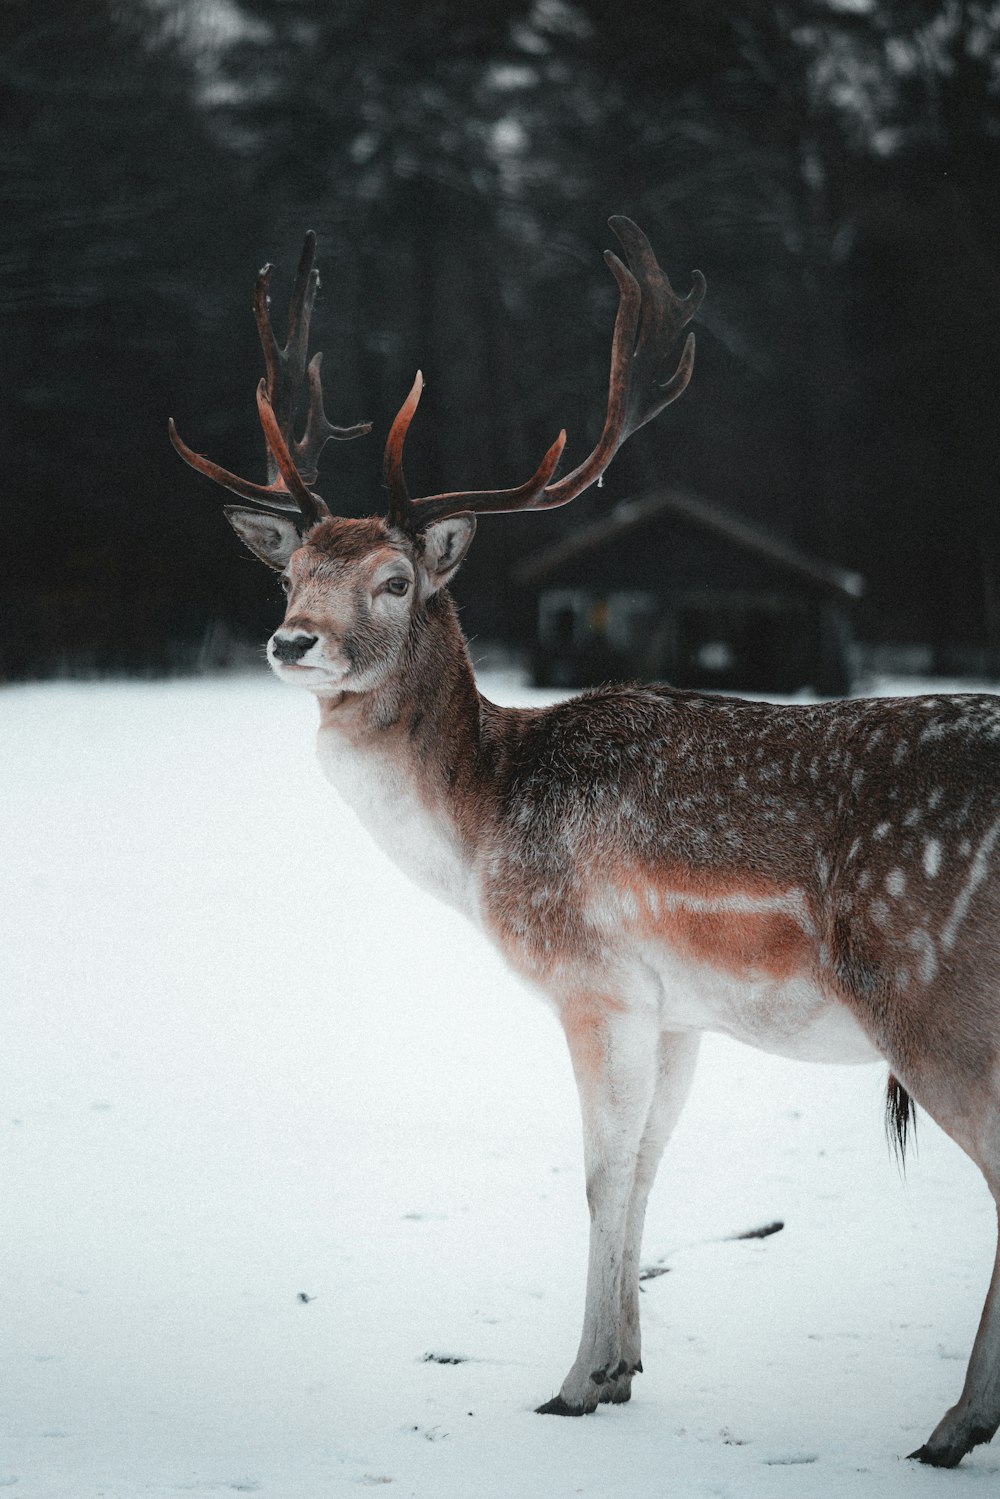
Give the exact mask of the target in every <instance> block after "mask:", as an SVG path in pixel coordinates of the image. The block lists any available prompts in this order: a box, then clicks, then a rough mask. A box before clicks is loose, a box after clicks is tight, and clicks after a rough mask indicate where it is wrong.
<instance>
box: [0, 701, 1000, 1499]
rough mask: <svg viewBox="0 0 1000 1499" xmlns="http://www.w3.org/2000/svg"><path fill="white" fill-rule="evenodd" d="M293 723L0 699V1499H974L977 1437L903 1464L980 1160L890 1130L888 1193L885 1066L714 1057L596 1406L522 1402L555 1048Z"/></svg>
mask: <svg viewBox="0 0 1000 1499" xmlns="http://www.w3.org/2000/svg"><path fill="white" fill-rule="evenodd" d="M485 689H486V690H487V691H491V689H492V690H493V691H494V692H496V694H497V695H502V693H503V692H504V690H505V689H504V686H503V684H500V686H499V687H498V686H497V684H496V683H489V682H488V683H486V684H485ZM313 717H314V708H313V704H312V703H311V701H310V700H308V699H307V697H306V695H305V694H301V695H300V694H296V693H294V692H291V691H289V690H287V689H284V688H282V687H281V686H280V685H279V684H278V683H276V682H273V681H271V680H270V679H268V678H266V677H264V676H261V677H260V678H257V677H254V678H236V679H224V680H219V681H199V682H195V683H191V682H179V683H169V684H157V685H143V684H122V685H99V686H95V685H82V684H57V685H41V686H33V687H21V688H16V689H11V690H8V691H7V692H6V693H5V694H4V695H3V697H2V698H0V722H2V733H3V743H4V745H5V775H4V796H3V800H4V804H5V805H4V816H3V822H2V826H3V828H4V835H5V836H4V840H3V844H2V851H0V873H2V882H3V889H2V898H0V899H2V904H0V909H2V912H3V925H4V929H5V935H6V942H5V944H4V951H3V954H2V957H0V972H2V993H3V995H4V1009H3V1014H4V1022H3V1030H2V1054H3V1070H2V1078H3V1083H2V1093H0V1140H2V1142H3V1144H2V1167H0V1181H2V1198H0V1256H2V1265H0V1300H2V1305H0V1349H2V1366H3V1370H4V1378H3V1380H2V1383H0V1494H3V1495H4V1496H6V1495H7V1494H9V1495H10V1496H11V1499H98V1496H102V1499H138V1496H144V1495H155V1496H157V1499H181V1496H184V1499H188V1496H191V1495H195V1496H197V1495H208V1496H211V1495H213V1494H217V1495H225V1494H234V1493H250V1494H257V1495H260V1496H265V1499H330V1496H338V1495H345V1496H347V1495H354V1494H356V1493H358V1492H359V1490H363V1489H365V1488H372V1489H376V1490H382V1489H384V1491H385V1492H387V1493H389V1494H392V1493H397V1494H401V1495H407V1496H417V1499H493V1496H496V1499H535V1496H538V1499H562V1496H571V1495H572V1496H575V1495H583V1496H586V1499H607V1496H609V1495H610V1496H615V1495H618V1494H622V1495H628V1496H630V1499H653V1496H656V1499H663V1496H665V1495H681V1496H689V1495H690V1496H697V1499H702V1496H705V1499H707V1496H720V1499H725V1496H732V1499H757V1496H776V1499H777V1496H793V1499H811V1496H821V1495H822V1496H823V1499H840V1496H845V1499H846V1496H852V1499H853V1496H862V1495H863V1496H871V1495H875V1494H877V1495H878V1496H879V1499H895V1496H897V1495H899V1496H901V1495H904V1494H905V1495H906V1496H908V1499H911V1496H918V1499H920V1496H923V1495H929V1494H937V1493H939V1492H943V1491H944V1490H945V1489H947V1490H948V1491H949V1492H951V1491H952V1490H954V1487H955V1485H956V1484H957V1485H958V1486H959V1487H961V1489H962V1492H963V1494H972V1495H978V1494H982V1495H986V1494H987V1493H989V1494H992V1493H994V1492H995V1490H996V1483H997V1474H998V1473H1000V1450H998V1449H994V1448H990V1447H986V1448H978V1449H977V1450H976V1451H975V1452H974V1453H973V1454H972V1456H971V1457H968V1458H966V1460H965V1462H964V1463H963V1466H962V1468H961V1469H960V1470H959V1474H958V1475H948V1474H942V1473H939V1472H936V1471H933V1470H928V1469H922V1468H919V1467H917V1466H916V1465H914V1464H909V1463H905V1462H902V1461H901V1460H900V1459H901V1457H903V1456H904V1455H905V1454H906V1453H907V1452H909V1451H911V1450H912V1449H913V1448H914V1447H916V1446H918V1445H919V1444H920V1442H922V1441H923V1440H924V1438H925V1437H926V1436H927V1435H928V1434H929V1432H930V1430H931V1428H932V1427H933V1425H934V1424H935V1423H936V1421H937V1420H938V1418H939V1417H940V1416H941V1414H942V1413H943V1411H944V1409H945V1407H946V1406H947V1405H949V1404H950V1403H952V1402H953V1401H954V1400H955V1399H956V1398H957V1395H958V1393H959V1390H960V1388H961V1384H962V1379H963V1376H964V1366H965V1360H966V1357H967V1355H968V1352H969V1349H970V1347H971V1343H972V1338H973V1335H974V1333H975V1328H976V1325H977V1322H978V1318H979V1313H980V1309H981V1304H982V1299H983V1296H984V1295H985V1291H986V1286H987V1283H988V1280H989V1273H990V1268H991V1264H992V1259H993V1248H994V1231H995V1216H994V1212H993V1209H992V1205H991V1202H990V1199H989V1196H988V1193H987V1191H986V1188H985V1186H984V1184H983V1182H982V1180H981V1178H980V1177H979V1175H978V1173H977V1172H976V1170H975V1168H974V1167H972V1166H971V1164H970V1163H969V1162H968V1161H967V1160H966V1159H965V1157H964V1156H963V1155H962V1154H961V1153H960V1152H959V1151H958V1150H957V1148H956V1147H955V1146H954V1145H952V1144H951V1142H950V1141H949V1140H947V1139H946V1138H945V1137H944V1136H943V1135H942V1134H941V1132H940V1131H939V1130H937V1129H936V1128H935V1126H934V1125H933V1124H932V1123H931V1122H930V1121H929V1120H928V1119H927V1118H926V1117H925V1116H921V1119H920V1125H919V1152H918V1154H916V1155H915V1156H913V1155H911V1158H910V1162H909V1165H908V1169H907V1173H906V1176H905V1178H903V1177H902V1176H901V1175H900V1173H899V1171H898V1169H897V1167H896V1165H895V1163H894V1161H893V1158H892V1157H891V1155H890V1154H889V1152H888V1150H887V1148H886V1144H885V1139H884V1136H883V1131H882V1100H883V1093H884V1077H885V1073H884V1068H881V1067H856V1068H832V1067H823V1066H817V1065H807V1064H796V1063H792V1062H783V1061H780V1060H777V1059H775V1058H770V1057H767V1056H764V1055H762V1054H760V1053H756V1052H753V1051H750V1050H747V1049H745V1048H742V1047H739V1046H738V1045H736V1044H735V1043H730V1042H726V1041H724V1040H722V1039H720V1038H710V1039H709V1040H708V1041H707V1042H706V1044H705V1047H704V1050H703V1055H702V1060H701V1063H700V1067H699V1072H698V1077H697V1080H696V1083H695V1089H694V1092H693V1095H692V1098H691V1100H690V1102H689V1104H688V1106H687V1109H686V1110H685V1113H684V1116H683V1118H682V1121H681V1124H680V1126H679V1128H678V1131H677V1134H676V1136H675V1138H674V1140H673V1142H672V1143H671V1146H670V1148H669V1149H668V1152H667V1156H666V1158H665V1161H664V1164H663V1167H662V1169H661V1173H660V1178H659V1180H658V1183H657V1186H656V1188H655V1190H654V1194H653V1198H652V1201H651V1204H650V1212H649V1218H648V1223H647V1231H646V1240H645V1250H644V1259H645V1261H646V1262H647V1263H654V1262H660V1261H662V1262H664V1263H665V1264H666V1265H667V1266H668V1267H669V1273H668V1274H664V1275H661V1276H660V1277H658V1278H657V1279H654V1280H650V1281H648V1282H647V1283H646V1286H645V1295H644V1297H643V1306H644V1348H643V1358H644V1363H645V1367H646V1373H645V1374H644V1375H643V1376H642V1377H641V1378H640V1379H637V1380H636V1382H635V1393H634V1395H633V1399H632V1402H631V1404H630V1405H628V1406H625V1407H620V1408H608V1407H604V1408H602V1409H601V1410H600V1411H599V1412H598V1413H597V1414H596V1415H595V1416H592V1417H589V1418H587V1419H585V1420H580V1421H572V1420H569V1421H567V1420H558V1419H555V1418H551V1417H541V1416H537V1415H535V1414H534V1412H533V1406H534V1405H536V1404H538V1403H539V1402H540V1401H542V1400H543V1399H545V1398H547V1397H548V1396H549V1395H551V1394H553V1393H554V1392H555V1390H556V1389H557V1388H558V1386H559V1383H560V1381H561V1379H562V1377H563V1375H564V1374H565V1373H566V1370H567V1369H568V1367H569V1364H570V1363H571V1361H572V1358H573V1355H574V1353H575V1347H576V1339H577V1336H578V1334H579V1322H580V1316H581V1313H582V1305H583V1288H584V1275H585V1262H586V1222H587V1213H586V1206H585V1201H584V1191H583V1181H582V1168H581V1147H580V1141H579V1127H578V1119H577V1106H576V1098H575V1092H574V1088H573V1083H572V1079H571V1075H570V1069H569V1063H568V1059H567V1057H566V1055H565V1048H564V1043H563V1041H562V1038H561V1035H560V1033H559V1029H558V1026H557V1024H556V1022H555V1019H554V1018H553V1016H552V1014H551V1013H550V1012H549V1010H548V1009H547V1007H546V1005H545V1004H544V1003H543V1002H542V1001H541V1000H539V999H538V998H537V997H536V996H534V995H532V994H530V993H529V992H528V991H527V990H526V989H524V988H522V987H521V986H520V985H519V983H518V981H517V980H516V979H515V978H514V977H512V976H511V975H510V974H508V973H507V972H506V970H505V969H504V968H503V966H502V965H501V963H500V962H499V960H498V959H497V958H496V957H495V956H494V955H493V954H492V953H491V952H490V951H489V950H488V949H487V947H486V946H485V945H484V943H483V941H482V939H481V938H479V937H478V936H477V934H476V933H475V932H474V931H473V930H472V929H471V928H470V927H467V926H466V925H465V923H464V922H463V921H462V919H461V918H460V917H459V916H458V915H456V914H454V913H453V912H451V911H449V910H447V909H445V908H444V907H442V906H439V905H437V904H436V903H434V901H433V900H432V899H431V898H430V897H428V896H425V895H423V894H422V893H421V892H419V891H418V890H416V889H414V888H412V887H411V886H409V885H408V884H407V883H406V882H405V881H404V880H403V878H402V876H400V875H398V874H397V873H396V871H395V870H394V869H393V867H392V865H391V864H389V863H388V862H387V860H386V859H385V858H384V856H383V855H382V854H380V853H379V852H378V851H377V850H376V849H375V847H374V846H373V845H372V844H371V843H370V842H369V841H368V839H367V838H366V836H365V834H364V833H363V831H362V830H361V828H360V827H359V826H358V825H357V824H356V823H354V821H353V820H352V817H351V814H349V813H348V812H347V811H346V810H345V809H344V808H343V807H342V806H341V805H340V804H339V803H338V801H337V798H336V796H335V794H334V793H333V792H332V791H331V790H330V789H329V788H328V787H327V786H326V785H325V784H324V783H323V781H322V779H321V777H320V774H319V771H318V769H317V767H316V765H315V761H314V757H313V728H314V724H313ZM774 1219H781V1220H782V1221H783V1222H784V1224H785V1227H784V1230H783V1231H782V1232H781V1233H777V1234H775V1235H773V1236H771V1237H769V1238H766V1239H755V1240H741V1241H734V1240H732V1239H731V1237H730V1236H731V1235H733V1234H737V1233H740V1232H741V1231H744V1230H747V1229H751V1228H754V1227H757V1226H759V1225H762V1224H765V1223H767V1222H769V1221H771V1220H774ZM303 1297H306V1298H309V1299H303ZM428 1354H435V1355H438V1356H439V1357H442V1356H443V1357H446V1358H449V1359H461V1360H462V1362H444V1363H442V1362H435V1361H433V1360H427V1357H426V1356H427V1355H428Z"/></svg>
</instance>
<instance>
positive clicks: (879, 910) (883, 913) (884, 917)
mask: <svg viewBox="0 0 1000 1499" xmlns="http://www.w3.org/2000/svg"><path fill="white" fill-rule="evenodd" d="M868 911H869V914H870V915H871V919H872V921H874V923H875V925H876V926H888V925H889V907H888V906H887V905H886V903H885V901H884V900H873V901H872V903H871V905H870V906H869V907H868Z"/></svg>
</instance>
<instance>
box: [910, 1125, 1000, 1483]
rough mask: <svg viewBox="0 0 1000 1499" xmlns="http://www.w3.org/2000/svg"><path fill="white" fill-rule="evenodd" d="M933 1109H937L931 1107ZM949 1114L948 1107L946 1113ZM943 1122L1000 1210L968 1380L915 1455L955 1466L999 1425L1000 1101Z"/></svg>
mask: <svg viewBox="0 0 1000 1499" xmlns="http://www.w3.org/2000/svg"><path fill="white" fill-rule="evenodd" d="M927 1107H928V1112H929V1113H931V1114H932V1115H934V1114H935V1110H934V1108H933V1107H931V1106H930V1105H928V1106H927ZM942 1113H944V1111H942ZM938 1122H939V1123H940V1124H941V1125H942V1127H943V1128H944V1129H945V1130H946V1131H947V1133H948V1134H950V1135H951V1136H952V1138H953V1139H954V1140H956V1141H957V1143H958V1144H959V1145H961V1146H962V1148H963V1149H964V1150H965V1151H966V1153H967V1154H968V1155H970V1156H971V1157H972V1159H973V1160H974V1161H975V1162H976V1164H977V1166H979V1168H980V1170H981V1171H982V1173H983V1175H984V1176H985V1178H986V1182H987V1185H988V1186H989V1189H990V1192H991V1193H992V1195H993V1201H994V1203H995V1204H996V1206H997V1213H998V1244H997V1252H996V1257H995V1259H994V1264H993V1276H992V1279H991V1281H990V1288H989V1291H988V1292H987V1294H986V1303H985V1305H984V1307H983V1314H982V1317H981V1318H980V1321H979V1330H978V1331H977V1333H976V1338H975V1342H974V1343H973V1345H972V1354H971V1356H970V1358H969V1367H968V1369H967V1371H966V1375H965V1384H964V1386H963V1388H962V1393H961V1395H960V1396H959V1398H958V1400H957V1402H956V1403H955V1404H954V1405H953V1406H952V1407H951V1408H950V1410H947V1411H946V1412H945V1414H944V1415H943V1416H942V1418H941V1420H940V1421H939V1422H938V1424H937V1426H935V1428H934V1430H933V1431H932V1432H931V1434H930V1436H929V1437H928V1438H927V1441H926V1442H925V1443H924V1444H923V1446H922V1447H918V1448H917V1450H916V1451H915V1452H911V1453H910V1456H911V1457H912V1458H916V1459H917V1461H918V1462H922V1463H929V1464H930V1465H932V1466H933V1467H936V1468H953V1467H955V1465H956V1464H957V1463H959V1462H960V1461H961V1460H962V1458H963V1457H964V1456H965V1454H966V1453H967V1452H971V1450H972V1448H973V1447H977V1446H978V1445H979V1444H980V1443H981V1442H988V1441H990V1440H991V1438H992V1437H993V1436H994V1435H995V1433H996V1431H997V1429H998V1427H1000V1100H998V1101H996V1102H991V1103H988V1104H986V1105H985V1107H984V1108H983V1111H982V1114H981V1116H980V1118H979V1119H978V1120H977V1121H976V1122H975V1124H974V1125H973V1122H972V1120H971V1119H968V1118H967V1119H964V1120H960V1121H959V1122H958V1123H957V1124H956V1122H955V1120H954V1119H953V1118H951V1117H949V1116H948V1115H947V1114H946V1113H944V1117H941V1116H940V1115H939V1116H938Z"/></svg>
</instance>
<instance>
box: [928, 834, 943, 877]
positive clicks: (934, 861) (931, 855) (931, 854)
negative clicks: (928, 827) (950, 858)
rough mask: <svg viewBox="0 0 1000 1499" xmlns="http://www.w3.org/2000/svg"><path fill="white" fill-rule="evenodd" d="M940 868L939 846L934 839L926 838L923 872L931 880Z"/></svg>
mask: <svg viewBox="0 0 1000 1499" xmlns="http://www.w3.org/2000/svg"><path fill="white" fill-rule="evenodd" d="M940 868H941V845H940V843H939V842H938V841H937V839H936V838H928V840H927V842H926V843H925V844H924V872H925V873H926V875H927V878H928V879H929V880H933V879H934V877H935V876H936V875H937V872H938V870H939V869H940Z"/></svg>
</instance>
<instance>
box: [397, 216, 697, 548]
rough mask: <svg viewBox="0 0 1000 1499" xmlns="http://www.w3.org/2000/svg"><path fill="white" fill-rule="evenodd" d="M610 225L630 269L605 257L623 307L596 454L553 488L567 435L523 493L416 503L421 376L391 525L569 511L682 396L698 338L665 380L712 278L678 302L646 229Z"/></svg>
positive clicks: (410, 409)
mask: <svg viewBox="0 0 1000 1499" xmlns="http://www.w3.org/2000/svg"><path fill="white" fill-rule="evenodd" d="M609 223H610V225H611V228H612V229H613V230H614V232H615V234H616V235H617V236H618V238H619V240H620V241H621V243H622V246H623V247H624V250H625V255H626V257H627V259H628V266H627V267H626V266H624V265H623V264H622V262H621V261H620V260H619V259H618V256H617V255H615V254H613V252H612V251H610V250H607V251H605V256H604V258H605V260H606V261H607V263H608V265H609V267H610V268H611V271H612V273H613V275H614V277H615V280H616V281H617V282H618V292H619V303H618V316H617V318H616V320H615V331H614V337H613V339H612V344H611V379H610V384H609V390H608V410H607V416H606V417H605V421H604V430H603V432H602V433H601V436H600V438H599V440H598V443H597V446H596V447H595V448H594V450H593V452H592V453H591V454H590V456H589V457H588V458H585V459H584V461H583V462H582V463H581V464H579V465H578V467H577V468H575V469H574V470H573V472H572V473H570V474H567V475H566V477H565V478H563V479H560V480H559V481H558V482H556V483H552V482H550V481H551V479H552V475H553V473H554V472H555V468H556V465H557V464H558V462H559V459H560V457H561V455H562V450H563V446H564V444H565V442H566V433H565V432H560V434H559V436H558V437H557V438H556V440H555V442H554V443H553V444H552V446H551V447H550V448H549V451H548V452H547V453H546V455H545V457H544V458H543V459H542V462H541V464H540V465H539V467H538V469H537V471H536V472H535V474H534V475H533V476H532V477H531V478H530V479H529V480H528V481H527V483H526V484H522V485H521V486H520V487H519V488H517V489H495V490H471V491H456V492H455V493H452V494H436V495H427V496H424V497H423V498H418V499H411V498H410V494H409V491H408V489H407V487H406V480H405V478H404V477H403V442H404V439H405V437H406V431H407V428H408V427H409V425H410V422H411V420H412V418H413V413H414V412H415V411H416V409H417V403H418V401H419V400H420V392H421V389H422V387H423V379H422V376H421V375H420V374H419V372H418V374H417V378H416V380H415V381H414V383H413V388H412V390H411V391H410V394H409V396H408V397H407V398H406V401H405V402H404V403H403V405H402V407H401V408H400V411H399V414H398V415H397V417H396V420H395V421H394V422H393V424H392V429H391V431H390V433H389V439H388V442H387V443H386V449H385V465H384V473H385V482H386V488H387V489H388V491H389V518H390V520H392V521H393V522H394V523H395V524H396V525H399V526H401V527H403V528H404V529H405V530H409V531H420V530H422V529H423V527H424V526H427V525H429V524H430V523H431V522H432V521H436V520H441V519H442V518H443V517H445V516H448V515H456V514H458V513H460V512H462V511H466V512H468V511H472V512H474V513H476V514H486V513H489V512H499V511H510V510H551V509H553V508H554V507H555V506H557V505H566V504H568V503H569V501H570V500H574V499H576V496H577V495H578V494H581V493H582V492H583V490H585V489H587V488H589V486H590V485H591V484H593V483H594V482H595V481H596V480H597V479H599V478H600V476H601V474H603V473H604V470H605V469H606V468H607V466H608V464H609V463H610V462H611V460H612V458H613V457H614V456H615V454H616V453H617V451H618V449H619V448H620V447H621V445H622V443H623V442H625V441H626V439H627V438H629V437H630V436H631V435H632V433H633V432H636V431H638V429H639V428H640V427H642V426H644V425H645V423H646V422H648V421H651V420H652V418H653V417H654V416H657V415H658V414H659V413H660V412H661V411H662V410H663V408H664V407H665V406H669V405H670V402H671V401H676V399H677V397H678V396H679V395H681V394H682V392H683V391H684V389H685V387H686V386H687V383H688V381H689V380H690V378H691V371H692V369H693V368H694V334H693V333H689V334H688V336H687V339H686V340H685V343H684V348H683V351H682V353H681V357H680V362H679V364H678V365H677V367H676V369H675V371H674V373H673V375H671V376H670V378H669V379H665V380H664V379H661V376H662V374H663V367H664V363H665V361H666V360H667V358H668V356H669V354H670V351H671V349H672V348H673V345H674V344H675V342H676V341H677V338H678V336H679V335H680V333H681V331H682V330H683V328H684V327H685V326H686V324H688V323H689V322H690V321H691V319H692V318H693V317H694V315H695V313H696V312H697V311H698V308H699V307H700V306H701V301H702V298H703V297H704V295H705V278H704V276H703V275H702V274H701V272H700V271H693V272H692V276H691V282H692V285H691V290H690V292H689V293H688V295H687V296H686V297H678V296H677V295H676V294H675V292H674V290H673V288H672V287H671V285H670V282H669V281H668V280H667V277H666V275H665V274H664V272H663V270H662V269H661V268H660V266H659V265H658V264H657V260H656V256H655V255H654V254H653V250H652V247H651V246H650V243H649V240H648V239H647V238H646V236H645V235H644V234H643V232H642V230H641V229H640V228H639V227H638V226H637V225H636V224H633V222H632V220H631V219H627V218H624V217H623V216H621V215H617V216H616V217H614V218H612V219H610V220H609Z"/></svg>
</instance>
